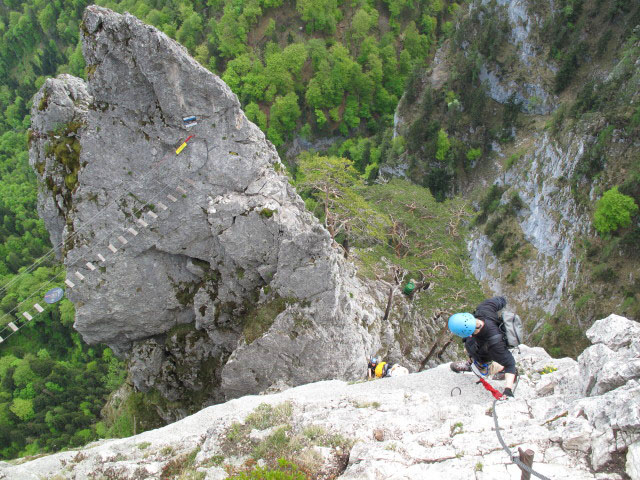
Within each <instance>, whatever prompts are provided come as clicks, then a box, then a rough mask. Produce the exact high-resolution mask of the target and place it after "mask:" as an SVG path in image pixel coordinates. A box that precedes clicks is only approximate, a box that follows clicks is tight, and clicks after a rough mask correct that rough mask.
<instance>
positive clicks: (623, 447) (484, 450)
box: [0, 345, 640, 480]
mask: <svg viewBox="0 0 640 480" xmlns="http://www.w3.org/2000/svg"><path fill="white" fill-rule="evenodd" d="M595 346H597V345H594V347H595ZM594 347H590V348H594ZM520 350H521V351H520V353H517V354H516V361H517V363H518V368H519V371H520V373H521V375H520V380H519V384H518V387H517V389H516V397H515V399H510V400H508V401H503V402H499V403H497V404H496V405H495V409H496V413H497V415H498V422H499V427H500V432H501V434H502V436H503V438H504V440H505V442H506V443H507V445H509V446H510V448H511V450H512V451H514V450H517V449H516V448H515V447H520V448H522V449H523V450H524V449H531V450H533V451H534V452H535V457H534V464H533V468H534V470H535V471H536V472H539V473H540V474H542V475H545V476H547V477H548V478H552V479H554V480H561V479H566V480H575V479H579V480H581V479H585V480H587V479H589V480H595V479H601V480H605V479H606V480H622V478H623V477H622V476H621V475H620V474H618V473H615V471H619V469H620V468H622V469H626V473H627V475H629V477H630V478H632V479H637V478H638V476H637V472H638V471H639V468H640V465H639V463H638V462H639V461H640V456H639V455H638V441H639V436H640V417H639V413H638V412H640V384H639V383H638V379H630V380H629V381H627V383H626V384H625V385H623V386H620V387H618V388H616V389H615V390H612V391H610V392H607V393H605V394H603V395H597V396H592V397H587V398H585V397H583V396H582V395H581V393H580V386H579V382H578V378H579V377H581V376H583V375H585V372H584V371H580V370H578V369H576V368H574V367H576V362H575V361H572V360H570V359H553V358H551V357H550V356H549V355H548V354H547V353H546V352H545V351H544V350H542V349H540V348H529V347H527V346H525V345H521V347H520ZM618 354H619V355H622V353H618ZM548 367H553V368H557V370H556V371H555V372H553V373H549V374H541V372H542V370H544V369H547V370H548ZM567 375H569V376H574V377H575V379H574V381H573V382H572V384H573V385H574V389H573V390H571V391H564V390H562V389H554V390H552V391H551V392H549V391H548V392H547V394H546V395H545V396H540V395H539V393H538V392H539V391H540V386H541V384H542V383H543V382H544V381H545V379H546V378H547V377H552V376H555V377H562V376H567ZM491 383H493V384H494V386H495V387H497V388H499V389H501V388H502V387H503V385H502V382H499V381H491ZM458 389H459V390H458ZM284 402H290V405H291V415H290V417H289V418H287V419H285V420H282V421H284V422H285V423H284V425H285V426H287V428H289V432H290V435H294V434H296V432H301V431H304V430H305V429H306V428H309V427H313V428H314V429H320V431H327V432H330V433H332V434H335V435H340V436H341V437H342V438H345V439H351V440H352V441H353V442H354V443H353V447H352V448H351V449H350V451H349V454H348V461H347V462H346V464H345V466H344V467H343V468H342V469H340V470H338V473H339V476H338V477H337V478H340V479H357V480H362V479H381V478H384V479H395V480H401V479H402V480H409V479H411V480H413V479H423V478H424V479H427V478H447V479H453V480H457V479H460V480H463V479H464V480H467V479H469V478H476V479H481V480H493V479H495V480H502V479H505V478H520V470H519V469H518V467H517V466H516V465H515V464H513V463H512V462H511V461H510V459H509V456H508V454H507V453H506V452H505V451H504V450H503V448H502V447H501V446H500V443H499V441H498V438H497V436H496V432H495V425H494V419H493V418H492V416H491V415H492V413H491V411H492V407H493V397H492V396H491V395H490V394H489V393H488V392H487V391H485V390H484V389H483V388H482V387H481V386H480V385H478V384H476V379H475V376H473V374H455V373H453V372H452V371H451V369H450V368H449V366H448V365H446V364H443V365H440V366H438V367H436V368H433V369H430V370H427V371H425V372H422V373H417V374H411V375H408V376H404V377H396V378H385V379H380V380H375V381H371V382H363V383H356V384H347V383H345V382H342V381H338V380H333V381H324V382H319V383H315V384H308V385H304V386H299V387H296V388H291V389H289V390H286V391H284V392H280V393H276V394H270V395H263V396H247V397H243V398H240V399H235V400H232V401H229V402H227V403H224V404H220V405H215V406H212V407H209V408H207V409H204V410H202V411H201V412H199V413H197V414H195V415H192V416H190V417H188V418H185V419H183V420H181V421H179V422H176V423H174V424H171V425H169V426H167V427H164V428H161V429H159V430H154V431H149V432H145V433H142V434H140V435H137V436H134V437H130V438H126V439H118V440H108V441H100V442H97V443H95V444H92V445H88V446H87V447H86V448H84V449H82V450H79V451H71V452H61V453H58V454H55V455H50V456H47V457H42V458H38V459H35V460H32V461H28V462H24V463H21V464H8V463H2V462H0V478H7V479H8V478H11V479H17V480H21V479H39V478H46V477H52V476H54V475H57V476H58V477H56V478H61V479H62V478H74V479H85V478H92V477H91V475H93V476H99V475H112V476H117V478H123V479H133V478H137V479H145V478H162V477H161V475H162V473H161V472H162V471H163V470H164V469H165V468H166V467H167V466H168V465H170V464H171V462H179V461H180V459H181V458H182V459H184V457H185V456H186V455H188V454H190V453H193V452H196V454H195V460H194V466H193V470H194V471H197V472H201V473H203V474H205V475H206V478H208V479H220V480H221V479H223V478H226V476H227V474H226V472H225V470H224V469H223V467H224V466H225V465H226V466H234V465H235V466H240V465H242V464H243V463H244V462H245V461H246V460H247V458H248V457H247V456H246V454H242V453H241V452H238V453H234V451H235V450H233V448H238V449H240V442H238V443H237V444H230V443H229V441H228V438H229V435H230V434H231V433H232V432H235V433H233V434H234V435H235V437H234V438H236V439H237V435H238V433H237V432H238V431H239V430H238V425H242V424H245V423H247V422H248V416H249V414H251V413H252V412H256V411H257V410H256V409H257V408H258V406H259V405H260V404H264V403H266V404H268V405H271V406H277V405H282V404H283V403H284ZM234 424H235V426H234V427H232V425H234ZM275 430H277V428H276V429H274V426H271V425H270V426H268V427H264V428H258V427H252V428H250V429H248V430H247V431H246V436H247V441H248V442H251V445H253V446H254V447H258V446H260V445H261V444H262V442H269V435H271V434H273V433H274V431H275ZM229 445H237V447H232V449H231V450H229ZM313 448H314V450H315V451H316V453H317V455H319V457H316V458H321V463H322V468H325V467H326V468H327V469H328V470H327V471H325V473H327V472H328V471H331V472H334V473H335V472H336V470H331V469H332V468H335V463H334V460H336V459H337V458H343V456H344V454H345V452H343V451H341V450H340V449H339V448H336V447H326V446H318V447H313ZM298 453H301V452H298ZM615 455H618V456H622V465H620V462H618V463H617V464H615V463H611V462H612V460H613V459H614V456H615ZM303 458H308V456H306V454H305V456H304V457H303ZM212 459H217V460H216V461H215V462H212ZM257 460H258V463H259V464H260V463H261V460H262V459H260V458H257ZM321 471H323V470H321ZM532 478H533V477H532Z"/></svg>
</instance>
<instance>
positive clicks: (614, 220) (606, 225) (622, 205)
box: [593, 187, 638, 235]
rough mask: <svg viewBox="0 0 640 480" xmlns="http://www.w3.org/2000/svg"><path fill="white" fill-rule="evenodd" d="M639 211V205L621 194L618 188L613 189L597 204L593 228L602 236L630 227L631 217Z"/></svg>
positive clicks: (605, 193)
mask: <svg viewBox="0 0 640 480" xmlns="http://www.w3.org/2000/svg"><path fill="white" fill-rule="evenodd" d="M637 211H638V205H636V203H635V202H634V200H633V198H631V197H629V196H628V195H625V194H624V193H620V192H619V191H618V187H613V188H612V189H610V190H607V191H606V192H604V195H602V198H601V199H600V200H598V203H596V211H595V213H594V215H593V226H594V227H595V228H596V230H597V231H598V232H599V233H600V234H601V235H604V234H607V233H609V232H613V231H615V230H617V229H619V228H623V227H628V226H629V225H631V216H632V215H633V214H635V213H636V212H637Z"/></svg>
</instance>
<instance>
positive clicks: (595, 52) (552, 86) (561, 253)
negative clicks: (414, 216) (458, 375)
mask: <svg viewBox="0 0 640 480" xmlns="http://www.w3.org/2000/svg"><path fill="white" fill-rule="evenodd" d="M625 8H626V10H625V12H626V14H623V13H622V12H619V11H618V10H616V8H615V5H612V4H609V3H608V2H604V3H603V2H601V3H598V4H582V3H580V5H576V6H575V9H574V8H573V7H572V8H568V7H567V8H561V6H559V5H556V4H555V3H554V2H539V1H527V0H522V1H514V2H503V1H499V2H486V1H475V2H472V3H471V4H470V5H469V8H468V10H466V11H464V12H463V13H461V14H460V15H459V18H458V22H457V25H456V29H455V33H454V34H453V35H452V38H451V39H450V41H448V42H446V43H444V44H443V45H442V46H441V47H440V48H439V49H438V51H437V52H436V53H435V57H434V60H433V62H432V63H431V64H430V66H429V67H428V68H427V69H426V70H425V71H424V72H423V73H422V74H420V75H418V76H416V78H415V80H414V82H413V86H414V87H415V88H414V89H413V90H407V92H406V93H405V97H404V98H403V101H402V102H401V104H400V105H399V108H398V112H397V115H396V117H397V118H396V122H395V123H396V125H395V133H396V135H398V136H403V137H404V141H405V142H406V144H407V146H408V148H407V152H405V153H404V154H403V155H400V156H399V158H397V159H393V158H392V159H391V161H390V164H389V165H388V166H386V167H385V166H383V167H381V172H386V173H389V174H394V173H393V172H394V168H396V166H397V165H400V166H401V167H402V168H401V170H402V171H403V174H404V172H407V173H406V174H407V175H408V176H409V177H410V178H413V179H414V180H418V181H420V182H423V183H425V184H427V185H429V186H430V188H432V189H433V190H434V191H438V190H439V191H440V192H441V195H442V196H443V197H445V196H453V195H462V196H465V197H466V198H468V199H469V200H471V201H472V202H473V203H474V205H475V207H476V210H477V211H478V217H477V219H476V220H475V221H474V226H475V232H474V233H473V235H472V238H471V239H470V240H469V244H468V245H469V252H470V254H471V262H472V269H473V272H474V274H475V276H476V277H477V278H478V279H479V280H481V281H482V282H483V284H484V286H485V287H486V289H487V290H488V291H490V292H492V293H501V294H504V295H506V296H507V297H508V298H509V300H510V302H511V303H512V306H515V307H516V308H519V309H520V310H521V311H522V312H524V313H525V315H524V316H525V317H526V321H527V327H528V331H529V332H534V337H532V338H531V341H532V342H534V343H536V342H543V343H544V342H547V343H545V345H546V346H547V347H548V348H549V350H550V351H551V352H552V353H554V354H558V353H559V351H562V352H563V353H565V354H567V353H568V354H571V355H577V354H579V353H580V351H581V350H582V348H584V346H586V343H585V342H586V338H585V337H584V333H583V330H584V329H585V328H586V327H587V326H588V325H590V324H591V323H592V322H593V321H594V320H595V319H596V318H597V317H598V316H600V315H602V314H603V312H604V311H612V310H615V311H618V312H621V313H626V314H627V315H629V316H631V317H632V318H635V317H637V315H638V312H640V309H639V308H640V295H639V294H640V289H639V288H638V280H637V275H636V273H635V272H634V270H637V266H638V264H639V252H638V249H637V248H636V247H637V238H638V232H639V231H640V230H639V226H638V222H637V220H638V218H637V217H636V218H635V221H634V222H635V223H634V224H633V225H632V226H631V227H629V228H627V229H623V230H621V231H619V232H615V233H614V235H613V236H600V235H598V234H597V232H596V231H595V229H594V228H593V227H592V218H593V214H594V211H595V204H596V202H597V200H598V199H599V198H600V197H601V196H602V194H603V192H604V191H606V190H608V189H609V188H611V187H613V186H620V188H621V189H622V190H623V191H624V192H625V193H626V194H627V195H631V196H632V197H633V198H635V199H636V202H638V201H639V200H640V195H639V188H638V181H637V178H638V173H637V172H638V169H639V168H640V164H638V161H637V158H638V152H639V146H638V143H637V141H636V140H635V138H634V137H635V135H636V132H637V131H638V121H637V120H634V118H636V117H637V103H638V88H637V86H638V81H639V77H638V73H637V72H638V69H637V64H638V58H640V57H639V53H640V48H639V46H640V43H639V39H640V38H639V36H638V33H639V32H638V30H637V28H636V29H635V30H634V28H633V27H634V25H635V23H634V22H637V21H638V15H639V14H638V12H639V11H640V10H639V9H638V8H637V7H631V6H628V8H627V7H625ZM595 25H602V26H603V28H602V31H601V32H600V31H599V33H598V34H597V35H591V36H590V35H589V32H593V31H594V30H593V29H594V28H595ZM570 39H572V40H576V41H578V40H579V44H576V45H575V46H573V45H571V44H569V43H567V42H569V40H570ZM438 132H440V133H438ZM443 134H445V135H447V136H448V142H449V143H450V145H451V147H450V149H449V150H448V152H447V151H440V155H438V148H439V144H438V138H440V136H442V135H443ZM443 153H445V154H443ZM396 170H397V168H396ZM634 245H635V246H634Z"/></svg>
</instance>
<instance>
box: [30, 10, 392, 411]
mask: <svg viewBox="0 0 640 480" xmlns="http://www.w3.org/2000/svg"><path fill="white" fill-rule="evenodd" d="M83 52H84V56H85V59H86V62H87V65H88V66H87V73H88V82H87V84H86V85H85V84H84V82H83V81H81V80H79V79H76V78H73V77H69V76H61V77H59V78H57V79H49V80H47V81H46V83H45V85H44V86H43V87H42V89H41V91H40V92H39V93H38V94H37V95H36V97H35V99H34V108H33V112H32V113H33V122H32V127H33V128H32V132H33V133H32V142H31V162H32V165H33V166H34V169H35V170H36V172H37V173H38V176H39V179H40V180H41V190H40V193H39V207H40V212H41V214H42V215H43V217H44V219H45V223H46V225H47V227H48V228H49V230H50V232H51V238H52V241H53V242H54V243H56V244H58V243H59V245H58V250H59V252H60V254H61V255H62V256H63V259H64V262H65V265H66V266H67V268H68V275H69V276H68V280H70V281H71V282H72V283H74V284H75V286H74V287H73V288H68V291H67V294H68V296H69V298H70V299H71V300H72V301H73V302H74V304H75V306H76V322H75V327H76V329H77V330H78V331H79V332H80V333H81V334H82V335H83V337H84V339H85V340H86V341H88V342H89V343H95V342H104V343H107V344H109V345H110V346H112V347H113V348H114V349H115V350H116V351H117V352H120V354H126V355H129V356H130V369H131V379H132V381H133V382H134V384H135V385H136V386H137V387H138V388H140V389H142V390H149V389H152V388H155V389H157V390H159V391H160V392H161V393H162V394H163V395H164V396H165V397H166V398H167V399H169V400H173V401H187V402H188V401H193V400H194V399H193V398H191V397H193V396H194V395H193V394H194V392H199V395H200V400H201V401H202V403H207V402H211V401H220V400H222V399H223V398H226V397H235V396H240V395H243V394H247V393H256V392H259V391H261V390H263V389H265V388H267V387H269V386H270V385H272V384H275V383H278V382H284V383H286V384H300V383H305V382H308V381H312V380H319V379H322V378H328V377H331V378H335V377H337V378H354V377H356V376H360V375H361V374H362V371H363V369H364V368H365V357H366V355H367V354H369V353H370V350H371V348H373V344H374V339H373V337H372V335H370V334H369V332H367V329H366V327H367V325H368V324H370V323H371V322H372V319H373V317H374V316H375V315H378V314H379V313H380V310H379V309H378V307H377V306H376V302H375V301H374V299H373V298H372V297H370V296H369V295H368V294H367V292H366V291H365V288H364V287H363V286H362V285H360V283H359V282H358V281H357V280H356V278H355V276H354V273H355V272H354V271H353V269H352V268H351V267H350V266H349V265H348V264H346V263H345V262H344V260H343V259H342V255H341V253H340V251H338V250H337V249H336V248H335V247H334V246H332V243H331V239H330V237H329V235H328V233H327V232H326V230H325V229H324V228H323V227H322V226H321V225H320V224H319V223H318V222H317V220H316V219H315V218H313V217H312V215H311V214H309V213H308V212H306V211H305V208H304V203H303V202H302V200H301V199H300V198H299V197H298V195H297V194H296V193H295V191H294V190H293V188H292V187H291V186H290V185H289V182H288V180H287V178H286V176H284V175H283V174H282V173H279V172H282V171H283V167H282V164H281V163H280V160H279V158H278V155H277V153H276V150H275V149H274V147H273V146H272V145H271V143H270V142H268V141H266V140H265V137H264V135H263V133H262V132H261V131H260V130H259V129H258V128H257V127H256V126H255V125H253V124H252V123H250V122H249V121H247V119H246V117H245V115H244V113H243V112H242V111H241V109H240V105H239V103H238V100H237V98H236V96H235V95H234V94H233V93H232V92H231V91H230V90H229V88H228V87H227V86H226V85H225V84H224V83H223V82H222V81H221V80H220V79H219V78H218V77H216V76H215V75H213V74H211V73H210V72H209V71H207V70H206V69H204V68H203V67H201V66H200V65H199V64H198V63H196V62H195V61H194V60H193V59H192V58H191V57H190V56H189V55H188V54H187V52H186V50H185V49H184V48H183V47H181V46H180V45H178V44H176V43H175V42H173V41H172V40H170V39H169V38H168V37H166V36H165V35H164V34H162V33H160V32H159V31H157V30H156V29H154V28H152V27H149V26H146V25H144V24H142V23H141V22H139V21H138V20H137V19H135V18H134V17H132V16H130V15H118V14H116V13H114V12H111V11H109V10H106V9H103V8H99V7H95V6H94V7H89V8H88V9H87V10H86V13H85V16H84V22H83ZM188 116H196V118H197V125H195V126H192V127H190V128H187V127H185V123H184V122H183V117H188ZM189 135H192V136H193V138H192V139H191V140H190V141H189V143H188V146H187V148H186V149H184V151H182V152H181V153H180V155H176V153H175V150H176V148H177V147H178V146H179V145H180V144H181V142H183V140H185V138H186V137H187V136H189ZM183 192H186V193H183ZM165 207H167V209H166V210H165ZM140 220H141V221H142V222H144V223H140ZM144 224H146V225H148V226H146V227H145V226H144ZM130 228H133V230H134V231H135V232H137V235H136V234H134V233H132V231H131V230H129V229H130ZM120 238H122V239H124V240H125V241H126V242H127V243H126V244H125V243H124V242H123V241H122V240H121V239H120ZM109 245H111V246H112V247H113V248H114V249H117V252H112V251H111V249H110V247H109ZM99 255H100V256H102V258H104V259H105V260H104V261H102V260H101V257H100V256H99ZM87 262H90V265H88V264H87ZM94 268H95V270H94ZM76 272H78V274H79V275H81V276H82V277H83V278H84V279H83V280H80V279H79V276H78V275H77V274H76ZM319 366H321V368H319Z"/></svg>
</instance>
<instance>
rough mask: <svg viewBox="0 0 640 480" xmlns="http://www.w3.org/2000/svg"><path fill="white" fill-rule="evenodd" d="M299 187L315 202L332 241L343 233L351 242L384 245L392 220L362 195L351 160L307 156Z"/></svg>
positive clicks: (303, 158)
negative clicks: (379, 243)
mask: <svg viewBox="0 0 640 480" xmlns="http://www.w3.org/2000/svg"><path fill="white" fill-rule="evenodd" d="M296 187H297V188H298V189H299V190H300V191H303V192H304V191H307V192H308V193H309V194H310V195H311V197H312V198H313V199H314V200H315V202H317V203H316V205H318V207H319V211H318V212H316V213H317V214H318V216H319V217H320V218H321V219H322V220H323V221H324V225H325V227H326V228H327V230H329V234H330V235H331V238H334V239H335V238H336V237H337V236H338V235H340V234H342V235H344V237H346V239H347V240H348V241H351V242H365V243H371V242H372V241H373V242H383V241H384V240H385V235H386V229H387V227H388V226H389V225H390V222H389V219H388V217H387V216H386V215H383V214H381V213H379V212H377V211H376V210H374V209H373V208H372V207H371V206H370V205H369V204H368V203H367V201H366V200H365V198H364V197H363V196H362V195H361V189H362V188H363V187H364V182H363V181H362V179H361V177H360V175H359V173H358V171H357V170H356V169H355V168H354V167H353V162H352V161H351V160H349V159H348V158H341V157H324V156H320V155H318V154H311V153H304V154H302V155H301V156H300V157H299V167H298V176H297V181H296Z"/></svg>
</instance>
